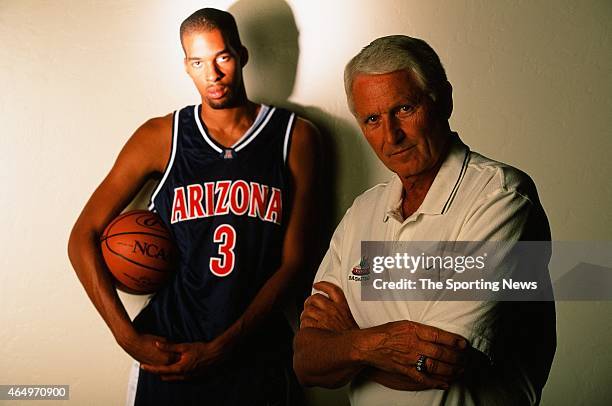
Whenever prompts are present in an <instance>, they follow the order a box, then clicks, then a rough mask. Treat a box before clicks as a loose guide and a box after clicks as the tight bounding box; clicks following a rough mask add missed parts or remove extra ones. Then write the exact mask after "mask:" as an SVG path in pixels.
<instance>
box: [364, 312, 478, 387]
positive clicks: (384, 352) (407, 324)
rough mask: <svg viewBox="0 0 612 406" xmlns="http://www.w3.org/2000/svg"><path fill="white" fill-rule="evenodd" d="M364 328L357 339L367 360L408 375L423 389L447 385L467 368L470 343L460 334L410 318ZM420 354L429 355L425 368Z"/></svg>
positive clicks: (377, 365)
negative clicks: (418, 367)
mask: <svg viewBox="0 0 612 406" xmlns="http://www.w3.org/2000/svg"><path fill="white" fill-rule="evenodd" d="M364 331H367V334H364V335H362V336H361V339H360V340H359V341H358V342H356V343H355V346H356V347H357V350H358V353H359V354H361V357H362V360H363V362H365V363H366V364H367V365H369V366H372V367H374V368H376V369H379V370H382V371H386V372H389V373H390V374H392V375H400V376H405V377H407V378H408V379H410V380H411V381H412V382H413V383H415V384H417V386H419V387H420V388H421V389H429V388H439V389H446V388H448V384H449V383H450V382H452V381H454V380H456V379H457V377H458V376H460V375H461V374H463V372H464V365H465V361H466V359H465V358H466V353H465V350H466V348H467V347H468V343H467V340H465V338H463V337H461V336H459V335H457V334H453V333H450V332H448V331H445V330H441V329H439V328H436V327H432V326H428V325H425V324H420V323H415V322H411V321H407V320H401V321H395V322H391V323H386V324H383V325H381V326H376V327H372V328H369V329H366V330H364ZM420 356H425V357H426V362H425V369H426V371H425V372H419V371H417V370H416V363H417V361H418V359H419V357H420ZM413 390H414V389H413Z"/></svg>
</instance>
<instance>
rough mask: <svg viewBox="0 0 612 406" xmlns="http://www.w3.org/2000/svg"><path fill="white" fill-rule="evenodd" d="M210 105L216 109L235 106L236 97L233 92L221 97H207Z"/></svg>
mask: <svg viewBox="0 0 612 406" xmlns="http://www.w3.org/2000/svg"><path fill="white" fill-rule="evenodd" d="M206 103H207V104H208V106H209V107H210V108H212V109H215V110H220V109H228V108H231V107H234V106H235V103H234V98H233V97H231V94H225V95H224V96H223V97H221V98H219V99H206Z"/></svg>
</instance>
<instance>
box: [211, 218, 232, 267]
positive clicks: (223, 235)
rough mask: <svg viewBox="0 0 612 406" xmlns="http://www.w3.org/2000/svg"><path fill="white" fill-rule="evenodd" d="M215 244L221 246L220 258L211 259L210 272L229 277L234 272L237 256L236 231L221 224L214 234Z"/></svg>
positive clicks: (227, 225) (229, 226)
mask: <svg viewBox="0 0 612 406" xmlns="http://www.w3.org/2000/svg"><path fill="white" fill-rule="evenodd" d="M213 242H214V243H217V244H219V251H218V252H219V255H220V258H217V257H212V258H210V262H209V265H210V272H212V273H213V274H215V275H217V276H221V277H223V276H227V275H229V274H230V273H232V271H233V270H234V265H235V264H236V256H235V254H234V247H235V246H236V230H234V227H232V226H231V225H229V224H221V225H220V226H219V227H217V228H216V229H215V232H214V233H213Z"/></svg>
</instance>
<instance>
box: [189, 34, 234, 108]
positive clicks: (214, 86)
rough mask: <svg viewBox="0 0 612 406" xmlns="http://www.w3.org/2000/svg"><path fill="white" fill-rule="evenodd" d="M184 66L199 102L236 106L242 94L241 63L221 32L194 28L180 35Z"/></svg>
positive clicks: (213, 106)
mask: <svg viewBox="0 0 612 406" xmlns="http://www.w3.org/2000/svg"><path fill="white" fill-rule="evenodd" d="M182 42H183V49H184V50H185V69H186V71H187V74H189V76H190V77H191V79H192V80H193V83H194V84H195V85H196V87H197V89H198V92H200V95H201V96H202V101H203V102H206V104H208V105H209V106H210V107H211V108H213V109H224V108H229V107H234V106H236V104H237V103H239V102H240V101H241V100H240V98H241V97H244V87H243V84H242V65H241V60H240V55H239V53H238V51H237V50H235V49H233V48H232V47H231V45H230V44H229V43H228V42H227V41H226V40H225V38H224V37H223V34H222V33H221V31H219V30H217V29H214V30H211V31H193V32H189V33H186V34H185V35H184V36H183V38H182Z"/></svg>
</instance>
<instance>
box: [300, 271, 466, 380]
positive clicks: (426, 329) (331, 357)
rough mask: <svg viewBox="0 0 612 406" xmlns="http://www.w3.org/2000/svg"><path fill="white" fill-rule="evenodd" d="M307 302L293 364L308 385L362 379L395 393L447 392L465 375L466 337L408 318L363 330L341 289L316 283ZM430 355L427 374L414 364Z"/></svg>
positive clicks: (329, 284)
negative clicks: (401, 391) (371, 381)
mask: <svg viewBox="0 0 612 406" xmlns="http://www.w3.org/2000/svg"><path fill="white" fill-rule="evenodd" d="M314 288H315V289H317V290H320V291H321V292H323V293H325V294H326V295H327V297H326V296H325V295H323V294H321V293H315V294H314V295H312V296H310V297H309V298H308V299H307V300H306V302H305V303H304V312H303V313H302V316H301V318H300V330H299V331H298V333H297V335H296V337H295V341H294V351H295V353H294V358H293V365H294V369H295V371H296V374H297V376H298V379H299V380H300V382H301V383H302V384H303V385H306V386H322V387H327V388H336V387H340V386H343V385H345V384H346V383H348V382H349V381H350V380H352V379H353V378H355V377H357V376H358V375H359V376H360V377H362V378H364V379H368V380H373V381H376V382H378V383H380V384H382V385H384V386H387V387H389V388H392V389H397V390H412V391H418V390H426V389H434V388H438V389H447V388H448V387H449V384H450V383H451V382H453V381H454V380H456V379H458V378H459V377H460V376H461V375H462V374H463V372H464V365H465V361H466V349H467V348H468V342H467V340H466V339H465V338H463V337H461V336H459V335H457V334H453V333H450V332H448V331H444V330H441V329H438V328H436V327H431V326H427V325H425V324H420V323H415V322H411V321H407V320H401V321H395V322H390V323H386V324H382V325H380V326H375V327H371V328H366V329H359V327H358V326H357V323H356V322H355V319H354V318H353V315H352V314H351V311H350V309H349V306H348V303H347V301H346V298H345V296H344V292H342V289H340V288H339V287H337V286H336V285H334V284H332V283H329V282H318V283H316V284H315V285H314ZM420 356H425V357H426V363H425V369H426V372H419V371H417V369H416V364H417V361H418V359H419V357H420Z"/></svg>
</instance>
